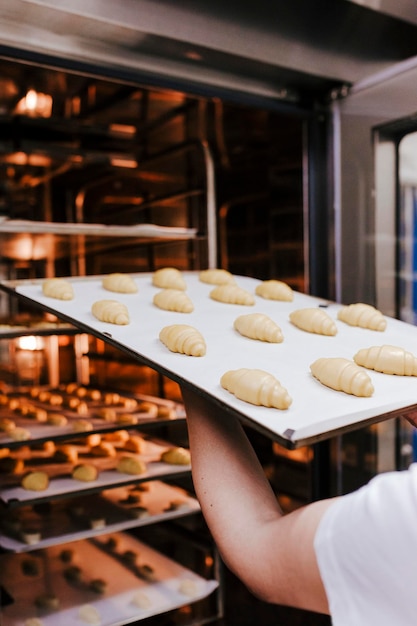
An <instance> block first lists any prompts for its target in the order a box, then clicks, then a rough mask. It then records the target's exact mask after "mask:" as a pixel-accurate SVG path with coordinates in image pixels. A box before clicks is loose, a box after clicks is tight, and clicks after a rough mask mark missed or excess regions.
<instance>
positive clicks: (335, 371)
mask: <svg viewBox="0 0 417 626" xmlns="http://www.w3.org/2000/svg"><path fill="white" fill-rule="evenodd" d="M310 370H311V373H312V374H313V376H314V377H315V378H317V380H318V381H320V382H321V383H322V384H323V385H326V386H327V387H330V388H331V389H334V390H335V391H344V392H345V393H349V394H351V395H354V396H359V397H363V398H368V397H370V396H372V394H373V393H374V387H373V384H372V381H371V379H370V377H369V376H368V374H367V373H366V372H365V371H364V370H363V369H362V368H361V367H359V366H358V365H356V363H354V362H353V361H350V360H349V359H344V358H341V357H322V358H320V359H317V360H316V361H314V363H312V364H311V365H310Z"/></svg>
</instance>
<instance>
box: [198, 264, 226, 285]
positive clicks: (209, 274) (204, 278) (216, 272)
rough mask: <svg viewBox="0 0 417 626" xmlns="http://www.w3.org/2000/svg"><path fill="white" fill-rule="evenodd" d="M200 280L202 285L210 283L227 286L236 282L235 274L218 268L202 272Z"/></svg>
mask: <svg viewBox="0 0 417 626" xmlns="http://www.w3.org/2000/svg"><path fill="white" fill-rule="evenodd" d="M199 279H200V280H201V282H202V283H208V284H209V285H227V284H229V283H234V282H235V279H234V277H233V274H231V273H230V272H228V271H227V270H223V269H217V268H215V269H208V270H202V271H201V272H200V274H199Z"/></svg>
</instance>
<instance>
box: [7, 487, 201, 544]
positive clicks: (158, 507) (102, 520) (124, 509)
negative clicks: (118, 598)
mask: <svg viewBox="0 0 417 626" xmlns="http://www.w3.org/2000/svg"><path fill="white" fill-rule="evenodd" d="M198 511H200V505H199V504H198V502H197V500H196V499H195V498H194V497H193V496H192V495H191V494H189V493H188V492H187V491H186V490H185V489H183V488H182V487H178V486H176V485H170V484H167V483H164V482H163V481H159V480H153V481H148V482H143V483H139V484H134V485H125V486H122V487H115V488H113V489H109V490H106V491H103V492H102V493H100V494H89V495H88V496H77V497H75V498H69V499H64V500H63V499H59V500H54V501H52V502H51V501H47V502H41V503H37V504H36V503H35V504H33V505H24V506H20V507H16V508H12V509H6V510H5V511H3V514H2V516H1V519H0V529H1V531H0V546H1V547H2V548H3V549H4V550H9V551H13V552H27V551H31V550H34V549H39V548H45V547H49V546H52V545H56V544H59V543H65V542H68V541H76V540H80V539H87V538H90V537H95V536H97V535H101V534H103V533H109V532H116V531H117V532H119V531H122V530H126V529H129V528H136V527H139V526H144V525H149V524H153V523H156V522H161V521H166V520H168V519H175V518H178V517H183V516H185V515H190V514H192V513H197V512H198Z"/></svg>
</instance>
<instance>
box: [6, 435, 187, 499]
mask: <svg viewBox="0 0 417 626" xmlns="http://www.w3.org/2000/svg"><path fill="white" fill-rule="evenodd" d="M6 451H7V454H5V455H3V457H2V458H0V499H1V501H2V502H3V503H4V504H7V505H13V504H20V503H25V502H30V501H35V500H37V501H39V500H45V499H47V500H49V499H51V498H56V497H59V496H67V495H70V494H72V493H75V492H76V493H80V492H82V491H88V492H95V491H102V490H103V489H108V488H111V487H117V486H121V485H124V484H129V483H132V482H136V481H139V482H142V481H144V480H149V479H155V478H161V477H167V476H171V477H173V476H179V475H181V474H185V473H189V471H190V453H189V450H188V449H186V448H182V447H179V446H175V445H171V444H169V443H168V442H164V441H162V440H156V439H153V438H150V437H148V436H147V435H146V434H144V433H140V432H139V431H132V432H130V431H125V430H123V431H122V430H118V431H115V432H112V433H108V434H105V435H100V434H98V433H96V434H94V435H89V436H88V437H86V438H85V439H84V440H81V441H78V442H77V443H63V444H56V443H55V442H53V441H47V442H45V443H43V444H42V445H40V446H31V447H29V446H21V447H20V448H17V449H16V450H7V449H6Z"/></svg>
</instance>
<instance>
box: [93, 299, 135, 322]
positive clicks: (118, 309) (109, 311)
mask: <svg viewBox="0 0 417 626" xmlns="http://www.w3.org/2000/svg"><path fill="white" fill-rule="evenodd" d="M91 312H92V314H93V315H94V317H96V318H97V319H98V320H100V322H108V323H110V324H118V325H119V326H124V325H126V324H129V322H130V319H129V311H128V308H127V306H126V305H125V304H123V303H122V302H118V301H117V300H97V301H96V302H94V303H93V306H92V307H91Z"/></svg>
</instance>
